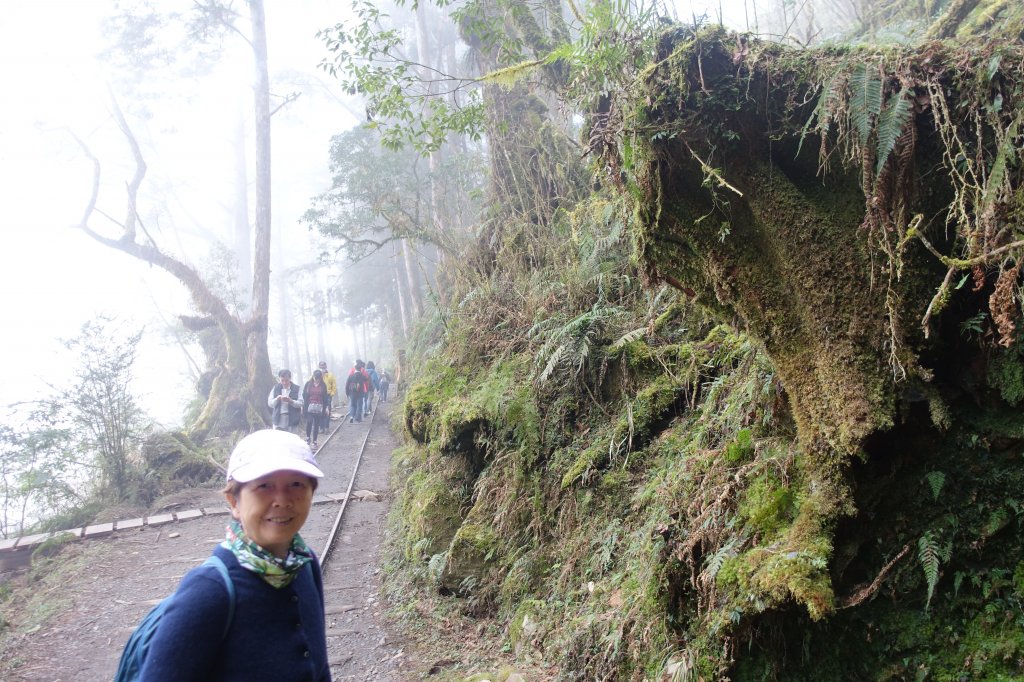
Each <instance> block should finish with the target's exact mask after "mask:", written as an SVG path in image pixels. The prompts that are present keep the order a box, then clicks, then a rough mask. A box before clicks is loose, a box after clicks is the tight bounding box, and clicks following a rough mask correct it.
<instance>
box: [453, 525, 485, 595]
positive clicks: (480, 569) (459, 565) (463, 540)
mask: <svg viewBox="0 0 1024 682" xmlns="http://www.w3.org/2000/svg"><path fill="white" fill-rule="evenodd" d="M498 551H499V541H498V537H497V536H496V535H495V533H494V529H493V528H491V527H490V526H489V525H483V524H480V523H474V522H472V521H466V522H465V523H463V524H462V525H461V526H459V530H458V531H457V532H456V533H455V537H454V538H452V542H451V545H450V546H449V548H448V559H447V563H446V564H445V566H444V570H443V571H442V573H441V579H440V583H441V586H442V587H444V588H446V589H448V590H450V591H452V592H455V593H458V594H469V593H472V591H473V588H475V587H476V586H477V585H479V584H480V583H482V582H483V581H484V580H485V579H486V578H487V573H488V572H489V571H490V570H491V568H492V567H493V563H492V562H493V560H494V558H495V556H496V554H497V552H498Z"/></svg>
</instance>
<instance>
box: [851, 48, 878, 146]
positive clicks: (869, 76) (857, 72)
mask: <svg viewBox="0 0 1024 682" xmlns="http://www.w3.org/2000/svg"><path fill="white" fill-rule="evenodd" d="M881 110H882V81H881V79H880V78H879V77H878V74H877V72H875V71H874V70H871V71H869V66H868V65H867V64H864V63H863V62H862V63H860V64H857V66H855V67H854V69H853V73H851V74H850V120H851V121H852V122H853V127H854V129H855V130H856V131H857V137H858V138H859V139H860V143H861V145H866V144H867V143H868V138H869V137H871V124H872V121H873V120H874V119H875V118H876V117H877V116H878V114H879V112H881Z"/></svg>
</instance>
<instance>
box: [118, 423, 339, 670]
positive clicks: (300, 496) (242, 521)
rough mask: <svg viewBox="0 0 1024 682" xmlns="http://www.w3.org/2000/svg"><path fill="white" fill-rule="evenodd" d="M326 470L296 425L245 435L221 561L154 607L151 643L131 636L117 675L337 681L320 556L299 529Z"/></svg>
mask: <svg viewBox="0 0 1024 682" xmlns="http://www.w3.org/2000/svg"><path fill="white" fill-rule="evenodd" d="M321 477H323V472H322V471H321V470H320V468H319V467H318V466H317V464H316V460H315V458H314V456H313V452H312V451H311V450H310V448H309V446H308V445H306V443H305V442H303V440H302V439H301V438H300V437H299V436H297V435H295V434H293V433H289V432H287V431H279V430H271V429H266V430H262V431H256V432H255V433H252V434H249V435H248V436H246V437H245V438H243V439H242V440H241V441H239V442H238V445H236V446H235V449H234V451H233V452H232V453H231V458H230V460H229V462H228V471H227V486H226V487H225V488H224V496H225V498H226V499H227V502H228V506H229V507H230V508H231V521H230V523H229V525H228V528H227V534H226V539H225V540H224V541H223V542H222V543H220V544H219V545H218V546H217V547H216V548H215V549H214V551H213V556H212V559H213V560H215V561H214V562H213V564H216V563H217V562H219V563H220V564H221V566H219V567H217V570H211V569H210V565H211V562H210V560H208V562H207V563H205V564H203V565H202V566H199V567H197V568H194V569H192V570H191V571H189V572H188V573H187V574H186V575H185V577H184V578H182V580H181V583H180V584H179V585H178V589H177V590H176V591H175V592H174V594H173V595H171V596H170V597H168V598H167V599H165V600H164V601H163V602H161V604H160V605H159V606H158V607H157V608H156V609H154V612H157V611H159V612H160V618H159V622H157V623H156V624H155V626H154V624H153V623H149V624H148V625H149V628H150V630H151V637H150V638H149V639H148V642H146V643H144V645H142V646H138V645H137V644H138V643H137V642H136V643H135V644H133V640H131V639H130V640H129V646H128V647H126V648H125V655H124V656H123V657H122V660H121V667H120V668H119V670H118V677H117V678H116V679H117V680H144V681H145V682H179V681H181V680H217V681H219V682H234V681H236V680H237V681H242V680H245V681H250V680H274V681H275V682H290V681H292V680H294V681H296V682H298V680H314V681H315V682H330V679H331V672H330V666H329V664H328V661H327V638H326V627H325V622H324V591H323V579H322V576H321V573H320V564H319V562H318V561H317V558H316V556H315V555H314V554H313V552H312V550H310V549H309V548H308V547H307V546H306V544H305V542H303V540H302V537H301V536H300V535H299V530H300V529H301V528H302V525H303V524H304V523H305V521H306V518H307V516H309V511H310V508H311V506H312V501H313V492H314V491H315V490H316V487H317V480H318V479H319V478H321ZM221 569H226V570H224V571H223V573H222V574H221V575H218V572H220V571H221ZM152 613H153V612H151V615H152ZM148 618H149V616H147V619H148ZM143 624H144V625H146V624H147V623H146V621H144V622H143ZM140 629H142V628H141V626H140ZM134 637H135V635H133V638H134ZM129 649H131V650H130V652H129ZM129 653H130V660H128V661H127V662H126V660H125V659H126V658H127V657H129Z"/></svg>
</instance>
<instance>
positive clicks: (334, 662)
mask: <svg viewBox="0 0 1024 682" xmlns="http://www.w3.org/2000/svg"><path fill="white" fill-rule="evenodd" d="M389 419H390V411H389V406H388V405H387V404H385V405H382V406H381V407H380V408H379V409H378V411H377V414H376V415H375V417H374V420H373V422H372V423H370V422H368V421H366V420H364V422H363V423H362V424H347V423H343V422H341V421H336V422H332V424H331V426H332V428H334V427H335V426H338V427H339V428H338V431H337V432H336V433H335V435H334V436H333V438H331V439H330V441H328V442H327V443H326V444H324V445H323V447H321V449H320V452H319V453H318V455H317V460H318V462H319V463H320V465H321V467H322V468H323V469H324V473H325V474H326V476H325V479H324V481H323V482H322V483H321V486H320V489H319V490H318V491H317V497H318V498H320V497H321V496H323V495H325V494H327V493H339V494H340V493H344V492H345V490H346V488H347V487H348V483H349V479H350V477H351V473H352V465H353V462H354V460H355V457H356V453H357V452H358V450H359V446H360V445H361V444H362V442H363V439H364V437H366V435H367V432H369V436H368V438H367V442H366V450H365V452H364V454H363V462H362V464H361V466H360V472H359V475H358V476H357V477H356V480H355V484H354V487H353V490H354V491H361V490H367V491H372V492H374V493H376V494H377V497H376V499H374V497H375V496H365V497H366V499H364V500H362V501H361V500H359V499H353V500H352V501H351V502H350V503H349V504H348V506H347V508H346V510H345V517H344V520H343V522H342V525H341V527H340V529H339V534H338V535H339V537H338V539H337V541H336V544H335V549H334V553H333V556H332V557H331V558H330V561H329V562H328V564H327V566H326V567H325V570H324V587H325V594H326V611H327V626H328V628H327V644H328V655H329V660H330V662H331V670H332V674H333V677H334V679H335V680H383V681H388V680H400V679H409V678H410V677H415V676H416V675H415V673H412V671H411V670H412V669H413V668H416V667H418V664H417V661H416V660H415V658H414V657H413V656H412V655H411V652H410V651H408V650H406V644H407V643H406V642H405V641H404V640H403V639H402V638H400V637H396V636H395V635H393V634H392V633H391V632H390V631H389V630H388V629H387V627H386V625H385V623H384V621H383V618H382V615H383V610H384V609H383V605H382V604H381V600H380V597H379V577H380V570H379V568H378V567H379V565H380V555H379V546H380V539H381V534H382V532H383V528H384V520H385V517H386V514H387V509H388V501H389V500H390V491H389V490H388V471H389V459H390V455H391V451H392V450H393V449H394V447H395V441H394V436H393V434H392V433H391V430H390V428H389ZM320 441H321V443H323V442H324V437H323V436H321V438H320ZM353 497H354V498H355V496H353ZM193 499H194V502H193V504H194V506H197V507H200V506H207V507H208V508H209V507H213V506H216V505H217V504H218V503H217V500H218V496H217V495H216V494H211V493H206V492H203V493H201V494H200V495H199V496H197V497H195V498H193ZM184 509H185V507H182V508H179V509H177V510H175V511H184ZM224 509H225V512H226V507H225V508H224ZM339 509H340V503H337V502H325V503H320V504H315V505H314V506H313V511H312V512H311V514H310V517H309V520H308V521H307V522H306V526H305V527H304V529H303V532H302V535H303V537H304V538H305V539H306V541H307V543H308V544H309V545H310V546H312V547H313V548H314V549H315V550H316V551H317V553H318V554H322V553H323V549H324V544H325V543H326V540H327V537H328V534H329V533H330V530H331V527H332V525H333V523H334V518H335V516H336V514H337V512H338V510H339ZM226 520H227V516H226V515H218V516H203V517H201V518H197V519H193V520H188V521H177V522H174V523H170V524H167V525H163V526H159V527H155V528H154V527H148V526H146V527H142V528H139V529H137V530H127V531H117V532H115V533H114V534H113V535H110V536H107V537H105V538H102V539H96V540H82V541H77V542H75V543H73V544H72V545H69V546H68V547H66V548H65V549H64V550H63V552H62V556H61V560H62V561H65V560H70V561H73V562H74V564H75V566H76V570H74V571H73V572H72V573H71V575H70V576H69V577H67V578H66V579H64V580H63V581H62V583H61V584H59V585H48V584H47V581H43V582H42V583H40V585H41V587H40V592H41V593H42V592H45V594H40V595H39V597H40V599H39V600H38V601H39V603H38V604H34V603H29V602H22V603H20V604H8V607H5V610H6V611H7V613H5V614H4V618H5V619H9V620H10V621H11V622H10V623H9V624H10V625H11V626H13V628H14V629H15V630H18V629H20V628H19V626H22V627H23V624H24V623H25V622H28V621H30V620H41V624H40V625H39V626H38V627H37V628H35V629H32V631H30V632H25V633H23V634H20V635H17V636H15V638H14V640H13V641H12V642H10V644H9V645H8V646H7V647H6V648H5V650H4V652H3V654H2V656H0V679H4V680H9V681H10V682H71V681H75V682H78V681H80V680H104V679H111V678H112V676H113V674H114V670H115V668H116V666H117V661H118V658H119V656H120V652H121V648H122V647H123V645H124V642H125V640H126V639H127V638H128V635H129V634H130V633H131V631H132V629H133V628H134V626H135V624H136V623H137V622H138V621H139V619H140V618H141V617H142V616H143V615H144V614H145V613H146V611H147V610H149V609H150V608H151V607H152V605H153V604H155V603H157V602H158V601H159V600H160V599H162V598H163V597H164V596H166V595H168V594H170V593H171V592H172V591H173V590H174V588H175V586H176V585H177V584H178V581H179V580H180V579H181V577H182V576H183V575H184V574H185V572H186V571H188V570H189V569H190V568H192V567H193V566H195V565H197V564H199V563H201V562H202V561H203V560H204V559H205V558H206V557H207V556H208V555H209V554H210V551H211V550H212V549H213V546H214V545H216V544H217V543H219V542H220V541H221V539H222V538H223V534H224V526H225V523H226ZM44 584H47V586H46V587H42V585H44ZM45 605H50V607H51V608H52V607H53V605H57V608H56V609H55V611H56V612H55V613H54V615H52V616H50V617H48V618H41V617H40V614H39V613H38V611H39V609H41V608H46V606H45Z"/></svg>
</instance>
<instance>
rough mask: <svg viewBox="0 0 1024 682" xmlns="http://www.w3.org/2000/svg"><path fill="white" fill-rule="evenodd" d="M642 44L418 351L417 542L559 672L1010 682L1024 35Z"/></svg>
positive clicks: (410, 419)
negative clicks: (587, 185)
mask: <svg viewBox="0 0 1024 682" xmlns="http://www.w3.org/2000/svg"><path fill="white" fill-rule="evenodd" d="M1015 16H1016V15H1015ZM966 38H970V36H966ZM1018 38H1019V36H1018ZM636 45H645V46H647V47H649V49H650V55H649V56H650V59H651V63H649V64H635V65H634V66H635V70H634V71H633V72H632V77H624V78H622V79H621V82H620V83H619V88H618V89H615V88H611V89H610V90H611V92H610V94H609V93H608V92H605V93H603V94H602V97H605V96H606V99H601V98H598V100H599V102H598V105H597V106H598V112H597V113H596V114H595V115H594V116H593V117H592V119H591V120H590V122H589V123H590V125H591V127H590V129H589V130H588V131H586V135H587V136H589V140H588V143H589V151H590V152H591V154H592V155H593V158H595V159H597V160H599V164H598V166H599V169H597V170H595V173H594V176H593V178H594V186H593V187H592V188H591V191H590V193H589V195H587V194H586V193H585V192H583V191H582V189H581V187H580V186H579V184H574V185H573V186H572V187H571V188H568V189H566V190H565V191H561V192H558V191H552V190H551V188H550V186H547V185H546V186H545V187H544V191H543V192H541V191H540V190H538V191H537V192H536V196H534V197H533V198H534V200H535V201H536V202H537V204H543V206H544V208H545V210H544V211H543V220H540V219H537V217H536V216H537V215H540V214H541V212H531V211H527V210H513V211H507V212H504V213H503V212H502V210H501V206H495V208H494V212H493V215H490V216H489V217H488V220H489V221H490V222H489V223H488V227H487V229H485V230H483V231H482V234H484V235H486V239H481V240H479V242H478V244H477V252H476V253H473V254H470V255H469V256H468V257H467V258H466V259H465V261H466V263H468V264H472V266H471V267H467V268H465V269H462V270H459V273H458V275H457V280H458V282H459V283H460V286H461V289H460V294H459V296H458V297H456V299H455V302H454V303H452V304H451V305H450V306H447V307H445V308H443V309H442V310H440V311H439V314H438V318H437V322H436V323H435V324H434V325H433V326H432V327H431V328H429V329H428V330H426V331H424V332H422V333H423V334H425V335H426V336H429V337H430V338H432V339H433V341H432V344H433V345H432V352H431V353H430V354H429V355H427V354H416V353H413V354H412V355H411V356H410V359H411V360H412V361H413V364H414V365H415V367H414V371H415V376H416V381H415V384H414V385H413V386H412V388H411V390H410V391H409V393H408V395H407V396H406V398H405V403H404V408H403V409H404V412H403V419H404V424H405V427H406V433H407V435H408V436H409V442H408V444H407V445H406V447H405V448H404V449H403V450H402V451H401V452H400V454H399V455H398V456H397V457H396V460H395V472H394V473H395V481H396V484H397V486H398V488H399V490H400V494H399V498H398V499H399V501H398V503H397V504H396V505H395V508H394V509H395V512H394V514H393V518H392V520H391V523H392V528H393V530H394V535H395V537H396V538H398V540H396V542H395V548H396V549H395V550H394V557H393V558H394V561H395V562H396V564H395V565H396V566H399V567H401V569H402V575H403V576H405V577H406V578H407V579H412V580H414V581H416V582H417V584H418V585H420V586H421V589H422V590H423V593H424V594H432V595H435V596H434V598H436V595H442V596H446V597H448V598H450V600H451V601H449V602H448V604H449V605H458V607H459V608H460V610H461V612H462V613H463V614H464V615H465V616H466V617H469V618H479V619H482V621H483V622H486V623H490V624H492V625H494V626H497V627H499V628H501V630H502V632H503V637H504V641H505V645H506V647H507V648H508V650H509V651H510V652H512V653H513V654H514V655H515V656H517V657H518V658H519V660H542V661H545V662H546V663H547V664H549V665H551V666H554V667H555V668H557V673H553V674H557V677H558V678H559V679H563V680H622V679H627V680H656V679H672V680H711V679H722V678H726V677H728V678H730V679H814V680H820V679H836V680H838V679H865V680H866V679H911V678H913V679H919V680H925V679H934V680H963V679H1013V678H1019V677H1020V676H1021V675H1022V674H1024V637H1022V635H1021V633H1022V632H1024V628H1022V626H1024V602H1022V599H1024V580H1022V577H1024V553H1022V551H1021V550H1022V542H1024V532H1022V531H1024V526H1022V524H1024V503H1022V501H1021V497H1020V492H1019V491H1020V490H1021V489H1024V488H1022V487H1021V483H1024V481H1022V480H1021V478H1022V474H1021V471H1022V468H1021V457H1022V453H1024V432H1022V429H1024V423H1022V420H1021V417H1020V415H1019V405H1020V403H1021V401H1022V400H1024V364H1022V357H1021V339H1020V335H1019V334H1018V333H1017V327H1018V325H1019V323H1020V302H1021V300H1022V298H1024V296H1022V290H1021V278H1020V265H1019V262H1018V259H1019V257H1020V253H1021V249H1022V248H1024V232H1022V230H1021V228H1020V221H1019V216H1020V207H1021V205H1022V196H1024V194H1022V189H1021V187H1022V182H1021V181H1022V178H1024V175H1022V172H1021V162H1020V158H1019V153H1018V149H1019V147H1020V141H1021V134H1022V133H1021V130H1020V120H1021V117H1022V115H1024V114H1022V111H1024V109H1022V103H1024V92H1022V89H1021V88H1022V85H1021V84H1022V83H1024V80H1022V65H1024V57H1022V52H1021V50H1020V45H1019V39H1018V40H1017V41H1016V42H1012V41H1011V42H1010V43H1008V44H1002V43H998V42H995V41H993V42H972V43H970V44H968V45H966V46H965V45H959V44H953V43H941V42H932V43H927V44H923V45H921V46H917V47H914V48H907V47H884V48H876V47H867V46H846V47H844V46H830V47H825V48H820V49H817V50H810V51H808V50H794V49H790V48H785V47H782V46H780V45H777V44H769V43H765V42H759V41H756V40H754V39H752V38H751V37H750V36H746V35H736V34H730V33H728V32H726V31H725V30H723V29H720V28H710V29H708V28H701V27H678V26H676V27H672V28H668V29H667V30H665V31H664V32H663V33H661V34H660V36H658V39H657V41H656V44H655V41H651V40H650V36H649V35H648V37H647V42H645V41H644V40H640V41H638V42H637V43H636ZM576 66H579V65H576ZM576 96H579V93H576ZM549 132H550V131H549ZM552 149H558V147H555V146H552ZM561 161H564V158H559V157H557V155H556V154H552V155H551V156H548V155H546V154H545V153H543V152H541V153H538V155H537V157H534V158H531V162H532V163H534V164H535V167H531V168H530V169H529V172H530V173H539V174H541V175H542V174H543V172H542V171H538V170H537V167H536V166H540V167H543V165H544V164H545V163H548V164H551V165H557V164H558V163H560V162H561ZM524 173H525V171H524ZM526 174H528V173H526ZM563 177H564V178H575V177H577V176H576V175H574V174H573V173H565V174H564V175H563ZM492 181H493V182H494V183H495V184H496V185H501V184H502V183H503V182H507V181H508V177H507V176H505V175H501V174H499V175H498V176H497V177H494V178H492ZM566 182H569V180H566ZM573 182H575V181H573ZM570 190H571V191H570ZM552 197H558V198H560V199H559V201H554V200H553V199H552ZM568 197H572V198H573V199H568ZM576 197H582V198H578V199H577V198H576ZM528 199H529V198H528V197H527V199H526V200H523V197H520V200H521V201H523V203H524V204H526V205H529V204H530V201H529V200H528ZM562 199H564V201H563V200H562ZM552 205H554V209H553V210H551V209H552ZM499 228H500V229H499ZM523 234H529V235H530V241H529V249H528V250H527V251H524V249H523V246H524V243H523V242H522V241H521V237H522V235H523ZM503 237H505V239H503ZM410 577H411V578H410Z"/></svg>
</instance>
